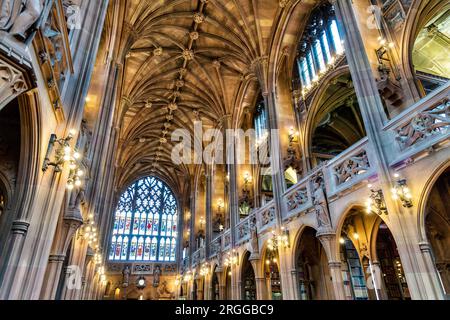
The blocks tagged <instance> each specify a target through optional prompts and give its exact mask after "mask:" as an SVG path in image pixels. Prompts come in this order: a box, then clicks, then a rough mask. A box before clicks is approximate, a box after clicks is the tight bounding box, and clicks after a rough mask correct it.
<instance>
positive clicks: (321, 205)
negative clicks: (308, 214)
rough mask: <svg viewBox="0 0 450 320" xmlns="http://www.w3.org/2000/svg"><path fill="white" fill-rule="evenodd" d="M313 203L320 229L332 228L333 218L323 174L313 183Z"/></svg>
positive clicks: (314, 179) (315, 178)
mask: <svg viewBox="0 0 450 320" xmlns="http://www.w3.org/2000/svg"><path fill="white" fill-rule="evenodd" d="M311 183H312V190H313V192H312V201H313V205H314V210H315V212H316V218H317V225H318V227H319V228H325V229H328V228H331V218H330V212H329V209H328V201H327V197H326V193H325V183H324V180H323V177H322V175H321V174H318V175H317V176H316V177H314V178H313V179H312V181H311Z"/></svg>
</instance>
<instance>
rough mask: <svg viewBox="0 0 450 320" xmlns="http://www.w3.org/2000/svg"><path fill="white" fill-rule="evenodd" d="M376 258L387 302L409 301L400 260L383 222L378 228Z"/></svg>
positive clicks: (391, 237) (395, 246)
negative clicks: (381, 273)
mask: <svg viewBox="0 0 450 320" xmlns="http://www.w3.org/2000/svg"><path fill="white" fill-rule="evenodd" d="M376 249H377V258H378V261H379V263H380V267H381V271H382V272H383V281H384V288H385V293H386V296H387V299H389V300H410V299H411V296H410V293H409V289H408V284H407V283H406V278H405V272H404V271H403V266H402V263H401V260H400V254H399V253H398V250H397V245H396V244H395V241H394V237H393V236H392V234H391V232H390V231H389V228H388V227H387V225H386V224H385V223H384V222H381V223H380V224H379V226H378V232H377V241H376Z"/></svg>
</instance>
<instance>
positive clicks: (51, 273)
mask: <svg viewBox="0 0 450 320" xmlns="http://www.w3.org/2000/svg"><path fill="white" fill-rule="evenodd" d="M65 257H66V255H65V254H52V255H50V257H49V258H48V265H47V275H46V279H45V281H44V286H43V292H42V295H41V299H44V300H53V299H55V296H56V291H57V289H58V284H59V280H60V278H61V272H62V268H63V264H64V259H65Z"/></svg>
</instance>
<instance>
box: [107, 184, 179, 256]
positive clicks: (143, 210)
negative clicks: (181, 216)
mask: <svg viewBox="0 0 450 320" xmlns="http://www.w3.org/2000/svg"><path fill="white" fill-rule="evenodd" d="M177 225H178V205H177V201H176V199H175V196H174V194H173V192H172V191H171V189H170V188H169V187H168V186H167V185H166V184H165V183H164V182H163V181H162V180H160V179H158V178H156V177H146V178H143V179H140V180H138V181H136V182H134V183H133V184H132V185H130V186H129V187H128V188H127V189H126V190H125V191H124V192H123V193H122V195H121V196H120V199H119V203H118V205H117V208H116V212H115V220H114V226H113V230H112V236H111V246H110V250H109V260H110V261H165V262H169V261H175V255H176V240H177Z"/></svg>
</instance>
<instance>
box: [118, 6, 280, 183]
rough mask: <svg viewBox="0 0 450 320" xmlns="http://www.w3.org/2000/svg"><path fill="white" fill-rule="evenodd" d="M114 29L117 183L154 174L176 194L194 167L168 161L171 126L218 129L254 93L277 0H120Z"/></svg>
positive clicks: (174, 127)
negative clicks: (198, 122) (118, 78)
mask: <svg viewBox="0 0 450 320" xmlns="http://www.w3.org/2000/svg"><path fill="white" fill-rule="evenodd" d="M120 10H121V14H122V19H124V21H125V22H124V23H123V24H122V28H121V30H120V31H118V32H119V35H120V36H119V39H120V43H119V44H118V48H119V53H118V56H119V60H121V61H122V62H123V64H122V68H123V70H122V71H123V73H122V79H121V86H120V88H119V89H120V91H119V92H120V95H119V96H118V99H120V100H119V106H120V107H119V110H118V112H117V117H116V121H117V127H118V128H120V140H119V152H118V154H117V165H118V180H117V184H118V187H123V186H124V185H125V184H126V183H129V182H131V181H132V180H133V179H135V178H137V177H139V176H142V175H145V174H156V175H159V176H161V177H163V178H164V179H165V180H166V181H167V182H168V183H169V184H170V185H171V186H172V187H173V188H174V190H175V191H176V192H182V189H183V186H184V185H186V184H187V182H188V181H192V179H193V177H192V175H193V173H194V172H195V170H194V168H193V167H192V166H174V165H173V163H172V160H171V151H172V147H173V144H174V143H172V142H171V134H172V132H173V130H175V129H179V128H184V129H187V130H188V132H189V134H190V135H191V136H192V135H193V124H194V121H196V120H201V121H202V123H203V128H204V129H207V128H213V127H222V126H223V123H222V120H223V119H224V116H226V115H229V116H231V117H232V118H233V117H234V118H235V117H236V116H240V115H236V113H237V112H240V113H239V114H242V111H238V110H241V109H242V108H244V107H245V106H243V105H242V104H249V103H250V102H249V101H251V100H254V99H256V95H257V94H258V92H257V89H258V87H259V85H258V82H257V78H258V76H259V75H258V74H257V73H258V72H257V71H255V70H258V66H257V65H258V63H259V61H261V57H265V54H266V50H267V47H268V46H269V45H270V41H269V39H270V38H271V35H272V34H273V32H274V31H273V28H274V26H273V23H274V21H276V17H277V16H278V15H280V13H281V10H282V8H281V6H280V4H279V2H278V1H256V0H158V1H156V0H151V1H150V0H149V1H141V0H129V1H126V0H123V1H122V2H121V5H120Z"/></svg>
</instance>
